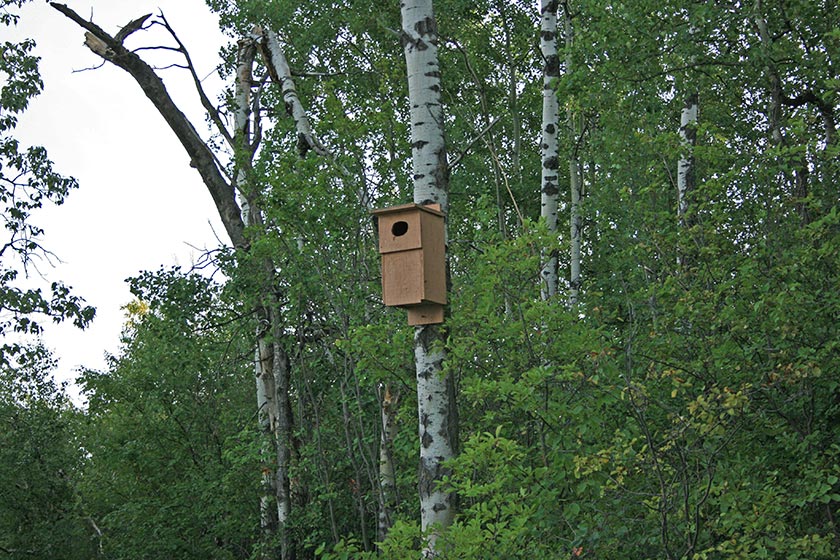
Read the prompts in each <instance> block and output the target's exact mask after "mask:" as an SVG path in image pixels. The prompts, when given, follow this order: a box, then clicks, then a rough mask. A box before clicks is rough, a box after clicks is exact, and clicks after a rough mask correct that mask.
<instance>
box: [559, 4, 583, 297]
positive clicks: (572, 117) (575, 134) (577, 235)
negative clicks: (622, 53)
mask: <svg viewBox="0 0 840 560" xmlns="http://www.w3.org/2000/svg"><path fill="white" fill-rule="evenodd" d="M569 4H570V2H566V3H565V4H564V8H565V9H564V10H563V13H564V20H565V26H564V27H565V35H566V73H571V72H572V66H573V62H574V61H573V60H572V43H573V38H574V37H573V35H574V29H573V27H572V14H571V13H570V10H571V8H570V6H569ZM566 115H567V117H568V120H569V136H570V138H571V145H572V151H571V154H570V156H569V190H570V191H571V205H570V206H569V234H570V242H571V251H570V256H569V305H571V306H574V305H577V302H578V299H579V297H580V246H581V216H580V199H581V194H582V192H583V181H582V178H581V173H580V154H579V146H580V142H581V138H579V134H580V132H579V130H578V119H579V117H578V115H577V114H575V112H574V111H573V110H572V109H571V108H570V109H568V110H567V111H566Z"/></svg>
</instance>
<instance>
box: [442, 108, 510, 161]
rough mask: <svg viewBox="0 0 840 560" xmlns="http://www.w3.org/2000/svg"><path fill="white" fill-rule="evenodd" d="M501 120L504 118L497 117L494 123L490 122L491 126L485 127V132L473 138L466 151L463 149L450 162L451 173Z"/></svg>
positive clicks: (465, 148)
mask: <svg viewBox="0 0 840 560" xmlns="http://www.w3.org/2000/svg"><path fill="white" fill-rule="evenodd" d="M501 120H502V117H496V118H495V119H493V121H492V122H490V124H488V125H487V126H485V127H484V130H482V131H481V132H479V133H478V134H477V135H476V136H475V138H473V139H472V140H470V142H469V143H468V144H467V145H466V146H465V147H464V149H463V150H461V153H459V154H458V155H457V156H455V158H453V159H452V161H451V162H449V170H450V171H451V170H452V169H454V168H455V167H456V166H457V165H458V164H459V163H461V160H463V159H464V157H465V156H466V155H467V154H468V153H469V151H470V150H471V149H472V147H473V146H475V144H476V143H477V142H478V141H479V140H481V139H482V138H483V137H484V136H485V135H486V134H487V133H488V132H490V129H492V128H493V127H494V126H496V124H497V123H498V122H499V121H501Z"/></svg>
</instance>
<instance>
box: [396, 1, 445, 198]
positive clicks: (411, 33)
mask: <svg viewBox="0 0 840 560" xmlns="http://www.w3.org/2000/svg"><path fill="white" fill-rule="evenodd" d="M401 13H402V44H403V51H404V53H405V61H406V70H407V74H408V99H409V119H410V120H411V156H412V157H411V161H412V169H413V171H414V202H415V203H417V204H435V203H437V204H440V207H441V211H442V212H443V213H444V214H447V213H448V211H449V199H448V188H447V186H448V183H449V177H448V167H447V162H446V146H445V141H444V136H443V107H442V106H441V102H440V66H439V64H438V55H437V51H438V48H437V23H436V22H435V18H434V13H433V10H432V1H431V0H404V1H403V2H402V3H401Z"/></svg>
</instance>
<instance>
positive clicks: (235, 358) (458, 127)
mask: <svg viewBox="0 0 840 560" xmlns="http://www.w3.org/2000/svg"><path fill="white" fill-rule="evenodd" d="M21 3H22V2H20V1H18V0H0V22H2V24H4V25H6V26H9V25H18V26H21V27H25V25H26V22H25V21H23V20H21V21H17V18H16V16H15V15H14V14H15V9H16V7H17V6H19V5H20V4H21ZM434 7H435V14H436V16H437V31H438V33H439V41H438V46H439V57H440V66H441V70H440V76H441V87H440V94H441V98H442V102H443V106H444V115H445V117H444V119H445V120H444V122H443V123H440V125H441V126H442V127H443V128H444V129H445V133H446V138H447V146H448V153H449V155H448V166H447V169H446V173H447V177H448V179H449V189H448V195H449V212H448V215H447V222H448V232H449V233H448V236H449V239H448V254H449V261H450V267H451V290H450V303H449V305H448V307H447V318H446V327H445V331H444V332H445V355H446V359H445V360H444V362H443V368H444V371H445V375H447V376H448V378H449V379H452V380H453V381H454V386H455V389H456V395H457V403H458V407H457V412H455V411H454V410H453V411H451V412H450V414H451V417H450V418H449V420H450V422H451V423H452V425H457V426H458V429H459V433H460V438H459V442H460V443H459V444H458V448H457V449H456V451H457V456H456V457H455V458H454V459H452V460H451V461H449V462H448V464H447V467H448V470H447V471H446V475H445V477H444V478H443V480H442V482H441V484H442V485H443V488H445V489H446V491H451V492H454V493H455V495H456V496H457V502H458V503H457V515H456V517H455V519H454V521H453V522H452V524H451V525H449V526H448V527H447V528H445V529H444V530H442V531H441V532H440V535H439V538H438V542H437V544H436V546H435V549H434V554H435V555H436V557H439V558H574V557H580V558H609V559H612V558H668V559H677V558H686V559H713V558H778V559H782V558H784V559H795V558H803V559H805V558H807V559H826V560H828V559H833V558H836V557H837V556H838V554H840V526H838V515H840V511H838V510H840V437H838V433H840V332H838V318H840V213H839V212H838V205H839V203H840V194H839V193H840V147H838V141H837V130H836V124H837V123H836V118H837V107H838V103H840V99H838V97H839V95H838V94H839V93H840V9H838V8H837V6H836V4H835V2H833V1H831V0H813V1H811V0H785V1H783V0H754V1H752V2H740V1H711V0H709V1H697V0H662V1H653V0H633V1H620V0H619V1H611V2H602V1H590V0H574V1H571V0H570V1H568V2H562V3H556V2H543V3H541V4H540V5H536V3H535V2H533V1H528V2H525V1H519V0H515V1H514V0H482V1H476V0H470V1H465V0H436V1H435V3H434ZM208 8H209V9H211V10H213V11H214V12H216V13H218V14H219V15H220V18H221V24H222V26H223V27H224V29H225V30H226V32H227V33H228V34H229V36H230V37H231V38H232V39H231V44H230V45H229V47H227V48H226V49H224V50H223V52H222V58H221V59H220V72H222V74H223V75H224V76H226V77H228V78H229V82H230V84H231V87H230V90H229V91H224V92H209V93H208V100H209V105H210V109H208V110H209V115H210V117H209V118H208V122H207V123H206V124H205V123H196V124H195V129H196V130H198V131H199V133H200V134H201V135H202V136H203V137H204V138H205V145H206V146H207V149H208V150H209V151H210V152H212V153H213V154H216V157H217V162H218V163H216V164H212V163H208V164H207V165H218V168H219V169H220V170H221V172H222V174H223V175H226V176H227V177H229V178H230V181H231V184H235V185H236V187H237V189H238V192H239V194H240V195H242V200H244V202H243V203H242V206H243V208H242V210H243V216H244V218H243V224H242V230H241V231H242V232H243V233H242V236H241V237H240V238H235V236H234V235H231V237H232V239H231V244H230V245H229V246H226V247H220V248H219V250H218V251H216V252H214V253H212V254H209V255H207V260H206V268H205V269H201V270H180V269H169V268H162V269H160V270H155V271H143V272H139V273H138V274H137V276H136V277H135V278H132V279H130V285H131V288H132V292H133V294H134V295H135V298H136V299H135V300H133V301H132V302H127V305H126V323H125V328H124V331H123V339H122V340H123V341H122V345H121V347H120V348H119V349H118V350H117V351H116V352H115V353H114V355H113V356H112V358H111V359H110V363H109V365H108V367H107V368H105V369H103V370H102V371H84V372H81V374H80V377H79V379H78V381H77V383H78V384H79V386H80V387H81V390H82V393H83V395H84V397H85V399H86V404H85V406H83V407H80V406H75V405H73V404H72V403H71V402H70V400H69V399H68V398H67V396H66V394H65V392H64V389H63V388H62V387H60V386H57V385H56V383H55V382H54V381H52V377H51V370H52V367H53V361H52V357H51V356H50V353H49V351H48V350H47V349H46V348H44V347H43V345H41V344H40V343H39V342H38V339H37V335H38V333H39V321H43V320H49V318H53V319H56V320H69V321H73V322H75V323H76V324H78V325H79V326H80V327H83V326H85V325H86V324H87V323H88V322H89V321H90V320H91V319H92V317H93V310H92V309H90V308H89V307H87V306H86V305H85V303H84V302H83V301H82V300H80V299H79V298H78V297H77V296H75V295H74V294H72V292H71V291H70V290H68V289H67V288H65V287H64V286H63V285H61V284H60V283H55V284H53V293H51V294H42V293H41V292H35V291H31V290H26V289H25V288H22V287H21V284H20V280H21V278H22V276H23V271H24V268H25V267H24V266H23V265H25V264H26V263H27V262H29V260H30V259H32V258H33V257H34V256H35V255H36V254H38V252H39V251H42V250H43V249H42V248H41V246H40V244H39V236H40V234H41V233H42V232H41V230H40V229H39V227H38V226H36V225H34V224H35V223H37V210H38V208H39V207H40V206H41V205H42V204H44V203H46V202H48V201H50V200H51V201H53V202H59V203H60V202H61V200H63V198H64V197H65V196H67V195H68V194H69V195H70V196H72V193H71V191H72V189H73V188H75V187H77V186H78V185H76V184H75V182H74V181H73V180H72V179H69V178H67V177H64V176H62V175H59V174H58V173H57V172H55V171H54V170H53V169H52V167H51V165H50V163H49V159H48V157H47V155H46V152H45V151H44V150H43V149H40V148H33V149H31V150H28V151H27V150H25V149H24V148H23V147H21V146H19V145H18V143H17V142H16V141H15V140H14V126H15V123H16V115H18V114H19V113H20V112H22V111H23V110H25V109H26V106H27V102H28V100H29V99H30V98H31V97H32V96H34V95H36V94H37V93H38V91H39V90H40V88H41V87H42V86H41V84H40V80H39V77H38V74H37V60H35V59H34V57H33V56H32V54H31V48H32V45H31V44H30V43H27V42H24V43H18V44H11V43H4V44H3V45H2V49H3V51H2V54H3V57H2V62H0V75H2V76H3V85H2V93H1V94H0V135H1V136H0V164H2V167H0V173H2V176H0V203H2V204H3V219H4V225H5V238H4V239H3V243H4V245H3V246H2V250H0V258H2V261H0V309H2V316H0V328H1V329H2V332H3V334H4V335H10V336H9V337H8V339H7V340H12V339H13V338H12V337H11V334H12V333H17V334H16V335H15V337H14V340H23V339H21V338H20V335H21V334H28V335H30V339H31V340H32V342H31V343H21V342H7V343H4V346H3V353H2V361H0V558H9V559H10V560H11V559H14V560H18V559H27V558H53V559H81V558H85V559H87V558H107V559H126V560H127V559H139V558H178V559H184V560H187V559H191V558H202V559H206V558H218V559H247V558H271V557H275V556H279V555H282V556H283V557H284V558H293V557H297V558H311V557H320V558H364V557H380V556H381V557H386V558H411V557H419V556H420V554H421V553H420V550H421V549H422V548H423V542H424V540H423V538H422V535H421V530H420V523H419V519H418V514H417V512H418V510H419V507H420V505H419V502H418V500H419V498H418V491H417V489H418V466H417V463H418V458H417V457H418V455H417V449H418V447H419V445H420V443H419V442H418V435H417V426H418V416H417V414H418V413H417V410H418V408H417V407H418V403H417V393H416V388H415V385H416V384H415V364H414V360H415V354H414V346H413V342H412V339H413V337H414V329H413V328H411V327H408V326H407V324H406V317H405V312H404V311H401V310H394V309H389V308H385V307H383V306H382V304H381V300H380V284H379V255H378V252H377V239H376V232H375V227H374V224H373V222H372V219H371V217H370V214H369V211H370V209H371V208H378V207H385V206H390V205H396V204H402V203H406V202H410V201H411V199H412V192H411V184H412V177H411V174H412V170H411V153H412V146H411V142H410V136H409V124H410V123H409V118H408V111H409V105H408V100H407V99H408V98H407V95H408V91H407V85H406V67H405V58H404V57H403V47H402V46H401V35H400V31H399V30H400V5H399V2H396V1H395V2H390V3H383V2H380V1H374V0H354V1H353V2H351V3H349V4H347V3H346V2H334V1H332V0H310V1H307V2H296V1H294V0H266V1H260V2H256V1H250V0H238V1H229V0H208ZM552 8H553V9H554V10H556V11H557V34H556V37H554V38H553V40H554V41H555V43H556V47H557V55H556V57H554V58H552V57H546V56H545V54H544V53H545V52H546V51H545V50H544V49H543V50H541V21H542V19H543V16H544V15H545V10H546V9H552ZM65 15H66V14H65ZM137 15H138V16H140V15H141V14H137ZM55 17H56V18H62V17H64V16H63V15H62V14H60V13H58V12H56V13H55ZM153 20H154V16H153V17H152V19H150V20H148V21H145V20H144V21H143V22H141V23H142V24H148V23H149V22H151V21H153ZM126 23H128V22H126ZM257 24H259V25H260V26H261V29H263V30H270V31H271V32H273V33H277V36H279V37H280V44H281V45H282V49H283V51H284V53H285V56H286V58H287V59H288V63H289V66H290V67H291V69H292V71H291V74H292V75H293V76H294V85H295V86H296V92H297V95H298V98H299V101H300V106H301V107H302V108H305V111H306V115H307V118H308V124H309V125H310V126H311V130H312V131H313V134H314V136H315V138H317V139H314V140H313V139H312V138H310V137H306V136H305V135H303V134H302V133H301V129H300V128H299V126H300V115H299V114H297V113H295V109H296V106H293V105H291V104H290V102H289V98H288V97H287V93H288V92H287V91H286V88H287V87H288V84H289V83H290V81H283V80H280V84H279V85H277V84H273V83H272V79H273V78H276V76H275V75H273V74H272V72H275V73H276V70H275V68H273V67H269V66H270V64H269V62H266V61H269V60H271V59H270V58H264V59H261V58H260V57H259V56H257V57H256V58H255V59H254V60H256V62H254V63H253V64H254V65H253V67H252V68H251V75H250V76H249V79H248V80H247V81H246V82H243V81H242V75H241V73H237V70H238V69H241V68H243V60H244V59H245V58H247V48H245V47H243V45H245V43H246V41H244V39H246V38H248V37H253V36H254V34H255V33H256V31H254V25H257ZM67 26H68V33H77V32H78V33H79V36H80V37H81V30H80V29H79V27H78V26H77V25H76V24H75V23H74V22H72V21H69V20H68V21H67ZM123 30H124V31H122V32H120V31H119V30H106V31H109V32H110V33H112V34H115V35H119V33H123V37H122V40H125V41H126V44H129V42H130V41H133V42H132V43H131V45H132V47H133V48H137V47H138V46H141V45H143V33H142V31H138V32H136V33H132V34H131V37H128V31H129V29H128V26H127V27H126V28H123ZM175 32H177V29H176V30H175ZM542 39H543V40H544V41H545V40H547V39H548V40H551V39H552V37H551V34H550V33H549V34H548V35H546V30H545V28H543V29H542ZM402 40H403V41H405V38H404V37H402ZM172 44H173V45H175V48H179V47H183V46H182V45H177V44H176V43H174V42H173V43H172ZM266 44H270V43H266ZM146 46H148V45H146ZM246 46H247V45H246ZM186 47H187V48H188V47H189V45H186ZM91 48H92V49H93V47H91ZM108 48H111V47H110V46H109V47H108ZM103 53H104V54H103V55H102V56H103V58H104V59H105V60H110V59H109V57H110V56H112V55H113V51H112V52H111V54H108V51H107V50H103ZM138 54H140V55H142V54H143V51H138ZM181 55H183V52H181V53H179V52H176V51H172V56H173V60H174V61H177V62H179V63H182V61H183V58H182V56H181ZM115 56H120V53H119V52H118V53H117V55H115ZM274 60H275V61H276V59H274ZM237 77H239V80H238V79H237ZM243 83H245V84H246V85H245V86H243V85H242V84H243ZM132 85H134V84H132ZM280 86H282V88H281V87H280ZM544 86H547V87H548V91H549V92H550V94H551V95H552V96H553V97H554V98H556V100H557V101H558V108H559V111H558V115H559V117H560V118H559V121H558V123H557V125H556V130H557V134H556V139H557V149H556V154H554V155H553V157H554V160H553V161H551V160H550V158H549V159H548V160H547V159H546V158H545V157H544V156H545V154H544V153H543V152H542V151H541V143H544V136H543V132H544V131H545V130H546V122H545V113H544V111H543V105H544V99H543V93H544ZM243 87H245V89H247V90H248V92H249V94H250V97H247V96H246V98H247V99H249V101H248V106H249V107H250V108H252V109H253V111H252V112H251V113H250V114H249V115H247V116H246V120H245V121H242V120H241V118H240V120H237V114H238V112H237V110H238V109H241V108H242V107H243V104H242V103H241V101H240V102H238V101H237V99H239V100H241V99H243V97H242V95H244V93H243V90H242V88H243ZM692 107H693V108H694V109H693V111H694V112H693V113H692V111H691V110H690V109H691V108H692ZM691 115H694V116H693V117H692V116H691ZM217 120H218V121H219V122H216V121H217ZM243 122H246V123H247V124H242V123H243ZM228 123H232V124H231V128H232V130H234V133H231V134H230V135H229V136H230V137H229V138H226V137H225V134H224V133H222V132H221V130H222V129H223V128H224V126H222V125H227V124H228ZM167 124H169V126H170V127H172V126H173V125H172V124H171V123H168V122H167V123H164V121H161V135H164V134H172V131H171V130H170V129H169V128H167ZM552 126H554V125H552ZM237 127H238V128H237ZM236 131H239V132H236ZM240 133H241V134H240ZM226 146H227V147H226ZM208 153H209V152H208ZM208 161H212V160H208ZM192 163H194V166H196V167H197V168H198V170H199V172H201V173H205V172H206V170H205V168H204V167H202V166H204V165H205V163H203V161H202V160H194V161H193V162H192ZM546 168H549V169H554V170H556V189H555V190H556V191H557V194H558V195H559V203H558V219H557V226H556V227H555V226H554V225H553V224H552V223H551V222H550V220H547V219H546V217H545V216H544V215H542V217H541V211H542V209H543V206H544V204H545V200H544V199H541V193H542V194H546V188H545V184H546V183H545V180H544V177H545V174H544V172H543V170H544V169H546ZM66 171H67V172H68V173H72V169H69V170H66ZM202 177H205V175H202ZM205 180H207V179H205ZM576 185H577V187H576ZM578 187H579V188H578ZM80 188H82V189H83V188H84V185H81V186H80ZM208 188H211V186H210V185H209V184H208ZM548 190H549V191H551V190H552V189H550V188H549V189H548ZM573 191H576V192H577V194H578V195H579V196H576V195H575V192H573ZM211 193H213V194H214V196H216V193H214V191H213V190H212V188H211ZM548 194H551V193H550V192H549V193H548ZM573 195H575V196H573ZM249 212H250V214H249ZM231 231H233V230H229V231H228V233H230V232H231ZM237 231H238V230H237ZM552 260H554V261H556V263H557V270H558V271H559V277H560V280H559V282H558V284H557V286H556V287H555V288H552V289H548V288H547V286H546V281H545V278H546V274H545V270H546V263H549V262H552ZM576 260H577V261H578V262H579V272H578V273H575V271H574V269H573V266H572V265H573V263H574V262H575V261H576ZM266 263H269V265H267V264H266ZM210 272H213V274H210ZM266 325H269V326H266ZM255 333H256V334H255ZM265 345H268V346H270V347H271V354H270V356H271V360H272V362H271V363H272V367H273V368H274V370H272V371H275V373H276V372H277V371H279V370H278V368H280V367H281V366H282V367H285V368H286V369H285V370H283V372H282V375H279V374H278V375H277V376H275V377H274V379H275V380H277V381H278V383H279V385H278V386H277V387H276V388H275V389H276V391H277V395H278V399H281V400H282V399H287V403H288V414H285V413H284V414H285V415H283V417H282V418H281V419H280V420H278V422H280V427H277V426H273V427H269V429H268V430H266V424H265V422H266V421H267V420H266V418H265V417H264V411H263V409H262V405H261V404H260V403H261V401H259V398H260V396H259V395H260V393H259V390H258V391H257V393H256V396H255V365H254V362H255V358H254V356H255V353H256V355H257V356H258V359H257V360H256V361H257V362H260V360H261V359H262V356H264V354H262V353H261V352H263V350H264V346H265ZM256 371H257V378H258V379H257V381H258V382H257V387H258V389H259V386H260V383H259V376H260V369H259V364H257V370H256ZM283 383H285V385H283ZM264 396H265V395H263V397H264ZM269 400H270V399H269ZM275 420H276V419H275ZM283 438H285V439H283ZM281 440H282V441H281ZM278 441H280V443H279V444H278V443H277V442H278ZM277 445H279V446H280V451H276V450H272V446H277ZM283 446H286V447H283ZM278 453H279V454H278ZM278 457H279V459H278ZM278 461H279V462H280V463H281V466H282V467H283V468H284V469H287V472H286V473H285V474H284V475H283V476H285V477H286V478H285V482H283V481H280V482H278V485H279V486H278V487H282V486H283V484H285V485H286V488H287V490H288V492H287V494H288V495H287V496H285V499H287V501H288V504H287V509H288V517H287V518H285V520H283V519H281V520H280V522H279V525H278V520H277V519H272V518H271V516H270V515H269V513H268V512H269V509H270V508H267V507H266V503H267V502H266V500H267V493H266V488H267V485H268V486H271V480H270V479H271V478H272V476H273V475H272V473H273V472H274V471H275V470H276V469H277V468H278V464H277V462H278ZM388 469H391V470H388ZM275 490H277V489H275ZM277 491H278V492H282V488H281V489H280V490H277ZM277 496H280V498H278V500H280V499H281V498H283V496H281V495H280V494H277ZM261 504H262V505H261ZM281 517H282V514H281ZM428 553H429V551H428V549H427V550H426V554H427V555H428Z"/></svg>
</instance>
